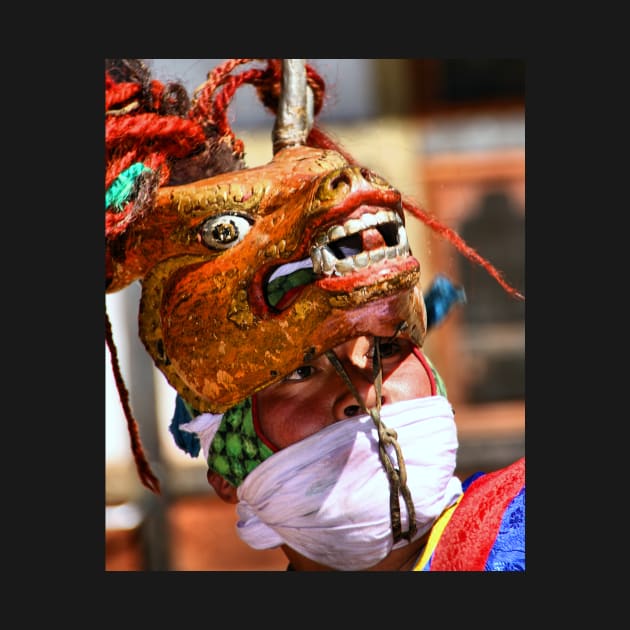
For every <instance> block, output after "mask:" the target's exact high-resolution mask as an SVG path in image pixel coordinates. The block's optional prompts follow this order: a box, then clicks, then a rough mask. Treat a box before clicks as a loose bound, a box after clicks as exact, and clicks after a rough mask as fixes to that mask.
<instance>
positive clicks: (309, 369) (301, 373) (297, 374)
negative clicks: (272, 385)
mask: <svg viewBox="0 0 630 630" xmlns="http://www.w3.org/2000/svg"><path fill="white" fill-rule="evenodd" d="M313 374H315V368H314V367H313V366H312V365H301V366H300V367H299V368H297V370H293V372H291V373H290V374H287V375H286V376H285V377H284V378H283V379H282V380H283V381H304V380H306V379H307V378H309V377H310V376H313Z"/></svg>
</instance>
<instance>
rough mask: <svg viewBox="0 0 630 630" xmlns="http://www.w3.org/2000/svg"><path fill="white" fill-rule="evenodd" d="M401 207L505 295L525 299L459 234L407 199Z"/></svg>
mask: <svg viewBox="0 0 630 630" xmlns="http://www.w3.org/2000/svg"><path fill="white" fill-rule="evenodd" d="M402 206H403V208H404V209H405V210H406V211H407V212H409V213H410V214H412V215H413V216H414V217H416V218H417V219H420V221H422V222H423V223H424V224H426V225H427V226H428V227H430V228H431V229H432V230H433V231H435V232H437V233H438V234H440V235H441V236H443V237H444V238H446V240H448V241H450V242H451V243H452V244H453V245H454V246H455V248H456V249H457V250H458V251H459V252H461V253H462V254H463V255H464V256H465V257H466V258H468V260H471V261H472V262H474V263H477V264H478V265H479V266H481V267H483V268H484V269H485V270H486V271H487V272H488V274H489V275H490V276H491V277H493V278H494V279H495V280H496V281H497V282H498V283H499V284H500V285H501V287H502V288H503V289H504V290H505V291H506V292H507V293H509V294H510V295H512V296H513V297H515V298H517V299H519V300H524V299H525V297H524V296H523V295H522V294H521V293H519V292H518V291H517V290H516V289H515V288H514V287H512V286H510V285H509V284H508V283H507V282H506V281H505V280H504V279H503V278H502V276H501V273H500V272H499V271H498V269H497V268H496V267H495V266H494V265H493V264H492V263H490V262H489V261H488V260H486V259H485V258H484V257H483V256H481V255H480V254H478V253H477V251H476V250H474V249H473V248H472V247H470V245H468V244H466V242H465V241H464V239H463V238H462V237H461V236H460V235H459V234H457V232H455V230H453V229H452V228H450V227H447V226H446V225H444V224H442V223H440V222H439V221H438V220H437V219H436V218H434V217H432V216H430V215H429V214H427V213H426V212H425V211H424V210H422V209H421V208H420V206H418V205H417V204H415V203H413V202H412V201H410V200H409V199H403V202H402Z"/></svg>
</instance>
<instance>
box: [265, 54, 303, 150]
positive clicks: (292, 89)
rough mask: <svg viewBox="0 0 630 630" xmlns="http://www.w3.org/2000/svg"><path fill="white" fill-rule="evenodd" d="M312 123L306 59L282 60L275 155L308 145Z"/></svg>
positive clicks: (274, 133) (274, 143)
mask: <svg viewBox="0 0 630 630" xmlns="http://www.w3.org/2000/svg"><path fill="white" fill-rule="evenodd" d="M312 126H313V91H312V90H311V89H310V87H309V86H308V84H307V82H306V60H305V59H283V60H282V93H281V94H280V100H279V103H278V112H277V114H276V122H275V124H274V128H273V133H272V141H273V153H274V155H275V154H276V153H278V151H280V150H282V149H284V148H285V147H291V146H296V145H303V144H305V143H306V138H307V136H308V134H309V131H310V129H311V127H312Z"/></svg>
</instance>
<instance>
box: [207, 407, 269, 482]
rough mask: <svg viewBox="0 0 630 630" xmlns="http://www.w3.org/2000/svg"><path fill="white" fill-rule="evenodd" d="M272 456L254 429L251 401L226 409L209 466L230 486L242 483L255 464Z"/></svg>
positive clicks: (212, 446) (211, 450) (213, 442)
mask: <svg viewBox="0 0 630 630" xmlns="http://www.w3.org/2000/svg"><path fill="white" fill-rule="evenodd" d="M271 455H273V451H272V450H271V449H270V448H269V447H268V446H266V445H265V444H263V443H262V442H261V440H260V438H259V437H258V436H257V435H256V430H255V429H254V417H253V415H252V401H251V398H246V399H245V400H243V401H242V402H240V403H238V404H237V405H235V406H234V407H232V408H230V409H228V410H227V411H226V412H225V413H224V414H223V418H222V420H221V424H220V425H219V428H218V429H217V432H216V434H215V436H214V439H213V440H212V443H211V444H210V449H209V453H208V466H209V468H211V469H212V470H214V471H215V472H217V473H219V475H221V476H222V477H223V478H224V479H226V480H227V481H229V482H230V483H231V484H232V485H233V486H239V485H240V484H241V483H243V480H244V479H245V477H246V476H247V475H248V474H249V473H250V472H251V471H252V470H254V468H256V466H258V464H260V463H261V462H262V461H264V460H265V459H267V458H268V457H269V456H271Z"/></svg>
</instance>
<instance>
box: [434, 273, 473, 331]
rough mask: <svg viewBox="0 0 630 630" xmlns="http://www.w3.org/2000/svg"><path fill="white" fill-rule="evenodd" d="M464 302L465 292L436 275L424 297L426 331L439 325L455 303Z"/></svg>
mask: <svg viewBox="0 0 630 630" xmlns="http://www.w3.org/2000/svg"><path fill="white" fill-rule="evenodd" d="M465 302H466V292H465V291H464V289H463V288H462V287H457V286H455V285H454V284H453V283H452V282H451V281H450V280H449V279H448V278H447V277H446V276H443V275H438V276H436V277H435V280H433V284H432V285H431V287H430V288H429V290H428V291H427V292H426V293H425V295H424V304H425V307H426V310H427V330H429V329H430V328H432V327H433V326H435V325H437V324H439V323H440V322H441V321H442V320H443V319H444V318H445V317H446V316H447V315H448V313H449V311H450V310H451V309H452V308H453V306H454V305H455V304H457V303H460V304H463V303H465Z"/></svg>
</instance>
